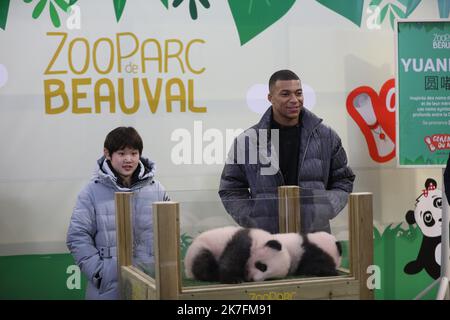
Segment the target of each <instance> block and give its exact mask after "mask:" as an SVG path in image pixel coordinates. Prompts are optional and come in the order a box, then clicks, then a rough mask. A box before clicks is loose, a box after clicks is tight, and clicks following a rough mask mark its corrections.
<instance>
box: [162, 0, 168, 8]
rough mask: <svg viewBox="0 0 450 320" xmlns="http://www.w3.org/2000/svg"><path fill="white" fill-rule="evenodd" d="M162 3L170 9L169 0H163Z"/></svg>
mask: <svg viewBox="0 0 450 320" xmlns="http://www.w3.org/2000/svg"><path fill="white" fill-rule="evenodd" d="M161 3H162V4H163V5H164V7H166V9H169V0H161Z"/></svg>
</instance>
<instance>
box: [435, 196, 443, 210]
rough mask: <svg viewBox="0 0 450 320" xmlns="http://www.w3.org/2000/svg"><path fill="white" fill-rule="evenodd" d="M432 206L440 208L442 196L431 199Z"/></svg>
mask: <svg viewBox="0 0 450 320" xmlns="http://www.w3.org/2000/svg"><path fill="white" fill-rule="evenodd" d="M433 206H434V207H435V208H442V198H436V199H434V201H433Z"/></svg>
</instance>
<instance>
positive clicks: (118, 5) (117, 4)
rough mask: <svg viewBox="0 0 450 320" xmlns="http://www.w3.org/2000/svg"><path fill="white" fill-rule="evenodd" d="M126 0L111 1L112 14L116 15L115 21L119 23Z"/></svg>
mask: <svg viewBox="0 0 450 320" xmlns="http://www.w3.org/2000/svg"><path fill="white" fill-rule="evenodd" d="M126 2H127V1H126V0H113V3H114V12H115V13H116V20H117V22H119V20H120V18H121V17H122V13H123V9H124V8H125V4H126Z"/></svg>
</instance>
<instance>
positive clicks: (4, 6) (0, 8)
mask: <svg viewBox="0 0 450 320" xmlns="http://www.w3.org/2000/svg"><path fill="white" fill-rule="evenodd" d="M8 9H9V0H4V1H1V2H0V28H2V29H3V30H5V28H6V20H7V19H8Z"/></svg>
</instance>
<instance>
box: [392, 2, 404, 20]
mask: <svg viewBox="0 0 450 320" xmlns="http://www.w3.org/2000/svg"><path fill="white" fill-rule="evenodd" d="M391 8H392V10H393V11H394V13H395V14H396V15H397V17H399V18H406V14H405V13H404V12H403V11H402V10H401V9H400V8H399V7H397V6H396V5H395V4H393V5H392V6H391Z"/></svg>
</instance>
